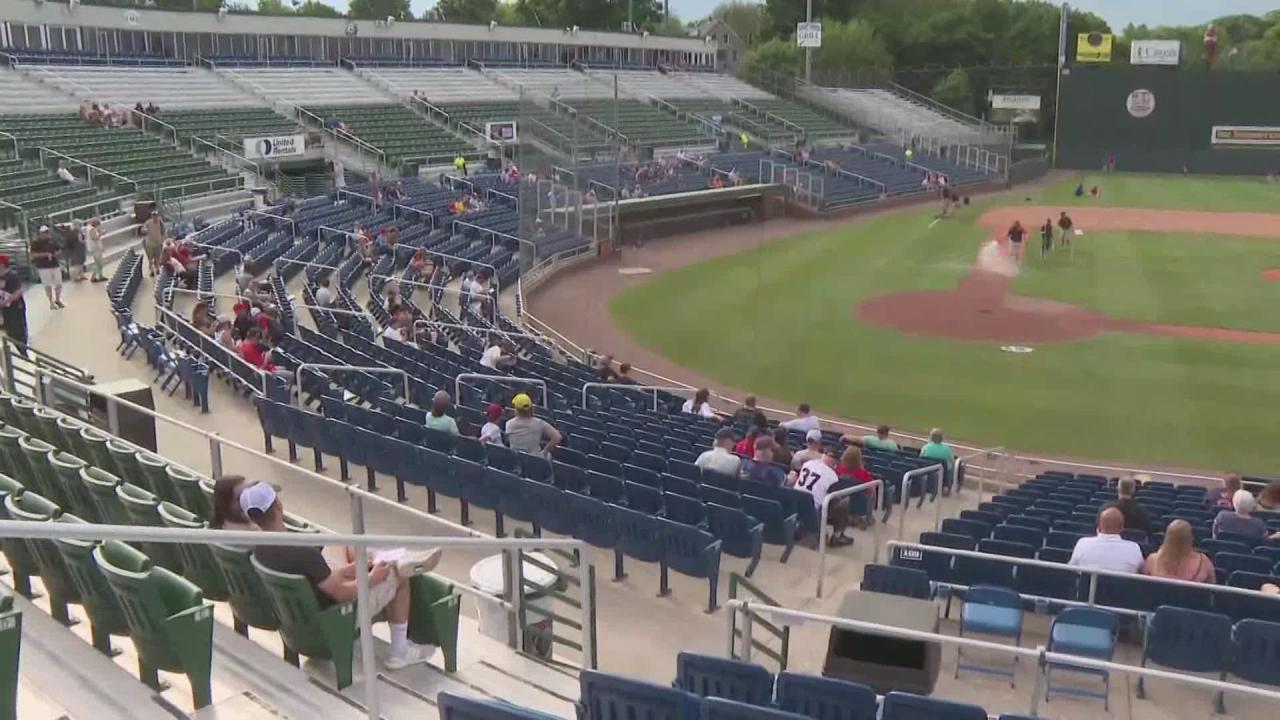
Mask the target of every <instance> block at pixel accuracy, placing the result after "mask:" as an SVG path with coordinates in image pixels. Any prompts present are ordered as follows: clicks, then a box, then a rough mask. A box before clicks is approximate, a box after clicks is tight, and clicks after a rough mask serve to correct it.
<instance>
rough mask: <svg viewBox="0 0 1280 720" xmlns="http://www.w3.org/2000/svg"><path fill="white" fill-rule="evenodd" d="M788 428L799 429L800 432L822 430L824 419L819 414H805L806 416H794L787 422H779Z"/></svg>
mask: <svg viewBox="0 0 1280 720" xmlns="http://www.w3.org/2000/svg"><path fill="white" fill-rule="evenodd" d="M779 424H780V425H782V427H784V428H786V429H788V430H799V431H800V432H805V433H807V432H809V431H810V430H821V429H822V427H821V425H822V421H821V420H819V419H818V416H817V415H805V416H804V417H798V418H792V419H790V420H787V421H785V422H782V423H779Z"/></svg>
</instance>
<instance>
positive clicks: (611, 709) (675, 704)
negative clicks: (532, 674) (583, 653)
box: [578, 670, 701, 720]
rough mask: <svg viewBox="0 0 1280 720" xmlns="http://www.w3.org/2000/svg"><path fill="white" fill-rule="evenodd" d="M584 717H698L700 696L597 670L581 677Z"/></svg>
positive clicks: (654, 719) (665, 719)
mask: <svg viewBox="0 0 1280 720" xmlns="http://www.w3.org/2000/svg"><path fill="white" fill-rule="evenodd" d="M579 684H580V686H581V691H580V695H579V697H580V698H581V699H580V700H579V703H580V706H579V712H578V717H579V718H580V719H581V720H631V719H632V718H645V719H646V720H697V719H698V716H699V712H700V710H701V705H700V703H699V701H698V696H696V695H694V694H692V693H688V692H685V691H684V690H680V689H677V688H672V687H664V686H662V685H654V684H652V683H646V682H641V681H639V680H632V679H631V678H625V677H620V676H617V675H610V674H608V673H602V672H597V671H594V670H587V671H584V672H583V673H582V674H581V675H580V676H579Z"/></svg>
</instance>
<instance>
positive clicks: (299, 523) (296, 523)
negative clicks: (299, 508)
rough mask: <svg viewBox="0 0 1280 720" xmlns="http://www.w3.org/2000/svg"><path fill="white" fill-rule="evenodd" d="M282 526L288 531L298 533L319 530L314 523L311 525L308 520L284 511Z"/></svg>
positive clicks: (316, 531)
mask: <svg viewBox="0 0 1280 720" xmlns="http://www.w3.org/2000/svg"><path fill="white" fill-rule="evenodd" d="M284 526H285V528H286V529H288V531H289V532H298V533H318V532H320V528H318V527H316V526H315V525H312V524H311V522H310V521H309V520H303V519H302V518H300V517H298V516H297V515H294V514H292V513H289V512H285V514H284Z"/></svg>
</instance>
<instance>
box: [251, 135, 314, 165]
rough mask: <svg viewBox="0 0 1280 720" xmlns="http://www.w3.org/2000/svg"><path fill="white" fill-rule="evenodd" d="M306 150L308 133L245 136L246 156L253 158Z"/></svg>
mask: <svg viewBox="0 0 1280 720" xmlns="http://www.w3.org/2000/svg"><path fill="white" fill-rule="evenodd" d="M306 151H307V136H306V135H275V136H273V137H247V138H244V156H245V157H247V158H249V159H251V160H258V159H263V158H266V159H273V158H282V157H291V156H294V155H302V154H304V153H305V152H306Z"/></svg>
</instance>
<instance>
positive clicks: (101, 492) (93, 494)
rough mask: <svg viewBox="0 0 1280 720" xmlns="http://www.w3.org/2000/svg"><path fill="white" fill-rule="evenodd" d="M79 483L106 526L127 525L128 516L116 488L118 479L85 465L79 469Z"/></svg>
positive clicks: (118, 484) (118, 482) (118, 483)
mask: <svg viewBox="0 0 1280 720" xmlns="http://www.w3.org/2000/svg"><path fill="white" fill-rule="evenodd" d="M80 483H81V484H82V485H84V487H85V489H86V490H87V491H88V495H89V497H90V498H92V499H93V505H94V507H95V508H97V509H98V518H99V520H100V521H101V522H104V523H106V524H108V525H128V524H129V514H128V513H127V512H125V509H124V505H123V504H121V502H120V497H119V496H118V495H116V488H117V487H119V486H120V478H118V477H116V476H115V475H112V474H111V473H109V472H107V471H106V470H103V469H101V468H97V467H94V466H92V465H86V466H85V467H83V468H81V469H80Z"/></svg>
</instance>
